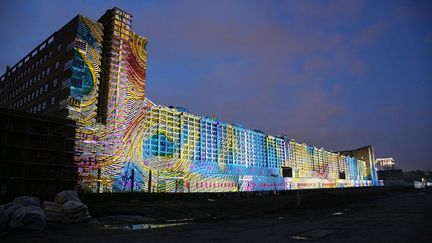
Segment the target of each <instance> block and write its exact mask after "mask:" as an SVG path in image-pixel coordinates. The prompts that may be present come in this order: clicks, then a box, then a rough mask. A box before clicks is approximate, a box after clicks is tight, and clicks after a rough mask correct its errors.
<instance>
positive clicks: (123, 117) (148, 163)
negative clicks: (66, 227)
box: [68, 10, 370, 192]
mask: <svg viewBox="0 0 432 243" xmlns="http://www.w3.org/2000/svg"><path fill="white" fill-rule="evenodd" d="M114 18H115V20H114V27H113V33H112V38H113V41H112V42H111V43H112V46H111V47H110V48H111V49H112V51H111V59H110V63H109V70H110V73H109V78H108V81H107V82H108V102H107V104H108V107H107V110H108V114H107V121H106V124H101V123H98V122H96V119H95V117H96V109H97V100H98V85H99V75H100V66H101V63H100V58H101V57H100V53H101V51H100V48H101V43H102V33H103V32H102V26H101V25H100V24H98V23H97V22H93V21H91V20H89V19H87V18H85V17H80V23H79V27H78V35H77V40H76V42H75V45H74V48H75V55H74V58H73V61H72V63H71V69H72V78H71V95H70V98H69V99H70V101H69V102H68V109H69V114H70V115H69V116H70V117H71V118H72V119H74V120H76V121H77V123H78V124H79V126H80V127H79V128H78V129H77V131H78V132H77V138H78V141H77V145H76V146H77V151H78V152H79V153H78V155H77V157H76V158H77V161H78V162H79V165H80V180H81V184H82V186H83V188H84V189H87V190H90V191H97V190H99V191H130V190H131V189H133V190H134V191H148V190H151V191H153V192H225V191H259V190H289V189H299V188H332V187H347V186H367V185H370V181H366V180H365V178H366V174H367V173H366V170H365V163H364V162H363V161H359V160H356V159H354V158H349V157H345V156H341V155H338V154H335V153H331V152H329V151H325V150H324V149H318V148H316V147H313V146H308V145H306V144H299V143H296V142H294V141H286V140H285V139H283V138H279V137H273V136H269V135H266V134H264V133H262V132H259V131H253V130H249V129H245V128H244V127H242V126H240V125H232V124H226V123H223V122H220V121H216V120H214V119H211V118H208V117H198V116H195V115H193V114H191V113H189V112H188V111H186V110H184V109H180V108H168V107H163V106H158V105H155V104H154V103H152V102H151V101H150V100H148V99H147V98H145V68H146V43H147V41H146V40H145V39H144V38H143V37H140V36H138V35H136V34H135V33H133V32H131V31H130V16H129V15H128V14H126V13H124V12H122V11H120V10H116V14H115V15H114ZM282 166H288V167H291V168H292V169H293V177H292V178H284V177H282V175H281V169H282ZM340 174H344V175H345V178H344V179H340V178H339V177H340Z"/></svg>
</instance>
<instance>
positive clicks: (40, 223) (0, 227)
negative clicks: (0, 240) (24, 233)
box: [0, 196, 46, 231]
mask: <svg viewBox="0 0 432 243" xmlns="http://www.w3.org/2000/svg"><path fill="white" fill-rule="evenodd" d="M45 225H46V216H45V213H44V211H43V210H42V209H41V208H40V200H39V199H38V198H36V197H30V196H22V197H17V198H15V199H14V200H13V201H12V202H10V203H8V204H5V205H2V206H0V231H6V230H8V229H12V230H14V229H19V230H43V229H44V228H45Z"/></svg>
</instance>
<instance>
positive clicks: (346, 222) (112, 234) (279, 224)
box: [0, 189, 432, 243]
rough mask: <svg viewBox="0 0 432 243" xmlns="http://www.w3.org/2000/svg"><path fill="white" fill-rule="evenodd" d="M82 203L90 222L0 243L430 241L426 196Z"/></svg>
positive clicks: (431, 212)
mask: <svg viewBox="0 0 432 243" xmlns="http://www.w3.org/2000/svg"><path fill="white" fill-rule="evenodd" d="M298 196H300V198H301V200H299V198H298ZM83 201H84V202H85V203H87V204H88V205H89V209H90V212H91V214H92V215H93V216H95V217H94V218H93V219H92V221H91V222H89V223H84V224H77V225H62V224H52V225H48V227H47V229H45V230H44V231H41V232H9V233H3V234H1V235H0V242H15V243H16V242H32V243H33V242H103V243H107V242H122V241H123V242H207V241H210V242H211V241H219V242H258V241H266V242H287V241H292V242H296V241H330V242H432V192H431V191H426V190H406V189H405V190H382V191H379V190H375V191H372V192H362V193H357V192H355V193H353V192H334V193H328V192H325V193H322V192H301V193H300V195H297V194H294V193H291V194H289V195H280V196H276V197H263V198H261V197H260V198H224V199H221V198H216V199H214V198H210V199H195V200H193V199H184V200H178V199H177V200H161V201H158V200H155V201H142V200H137V199H131V200H122V201H120V202H119V201H116V200H106V199H104V200H95V199H94V198H93V199H91V198H85V197H84V198H83Z"/></svg>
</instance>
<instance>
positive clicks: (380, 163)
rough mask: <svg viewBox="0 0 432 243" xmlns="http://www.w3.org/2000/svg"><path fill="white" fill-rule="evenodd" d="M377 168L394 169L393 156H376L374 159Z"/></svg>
mask: <svg viewBox="0 0 432 243" xmlns="http://www.w3.org/2000/svg"><path fill="white" fill-rule="evenodd" d="M375 164H376V167H377V170H394V169H396V166H395V162H394V159H393V158H378V159H376V161H375Z"/></svg>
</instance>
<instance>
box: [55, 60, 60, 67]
mask: <svg viewBox="0 0 432 243" xmlns="http://www.w3.org/2000/svg"><path fill="white" fill-rule="evenodd" d="M59 65H60V63H59V61H57V62H56V64H55V69H57V68H58V67H59Z"/></svg>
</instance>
